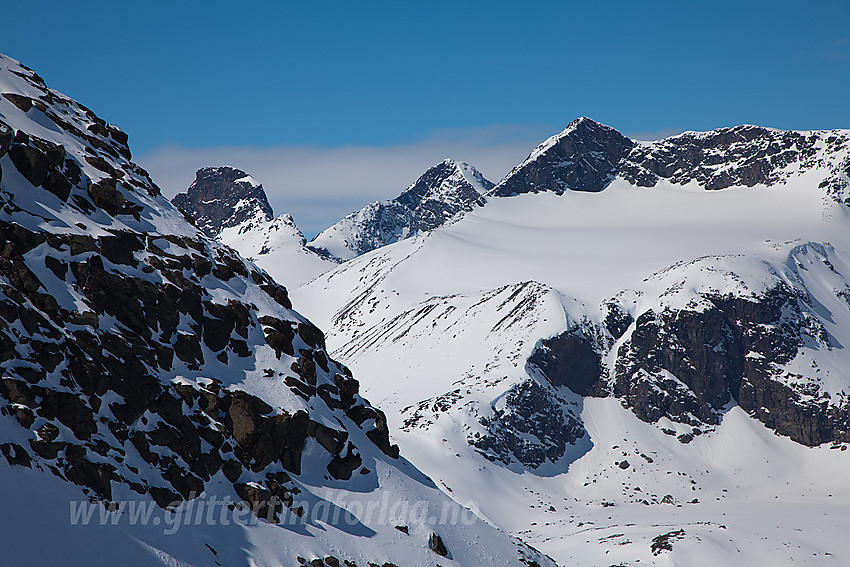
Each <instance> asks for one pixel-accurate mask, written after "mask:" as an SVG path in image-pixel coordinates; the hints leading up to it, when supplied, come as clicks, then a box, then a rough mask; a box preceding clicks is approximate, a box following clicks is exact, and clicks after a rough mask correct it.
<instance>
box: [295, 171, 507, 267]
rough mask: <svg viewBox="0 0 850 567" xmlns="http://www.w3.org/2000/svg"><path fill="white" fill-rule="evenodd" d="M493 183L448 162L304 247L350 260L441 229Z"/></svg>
mask: <svg viewBox="0 0 850 567" xmlns="http://www.w3.org/2000/svg"><path fill="white" fill-rule="evenodd" d="M492 188H493V183H492V182H490V181H488V180H487V179H485V178H484V176H483V175H481V173H479V172H478V170H476V169H475V168H474V167H472V166H471V165H469V164H466V163H463V162H459V161H455V160H453V159H446V160H443V161H442V162H440V163H438V164H437V165H434V166H433V167H431V168H429V169H428V170H427V171H426V172H425V173H423V174H422V175H421V176H420V177H419V179H417V180H416V181H415V182H414V183H413V184H412V185H411V186H410V187H408V188H407V189H406V190H405V191H404V192H403V193H402V194H401V195H399V196H398V197H396V198H395V199H392V200H390V201H377V202H374V203H371V204H369V205H367V206H365V207H364V208H362V209H360V210H359V211H355V212H353V213H351V214H350V215H348V216H346V217H345V218H344V219H342V220H341V221H339V222H338V223H336V224H335V225H333V226H331V227H330V228H328V229H326V230H324V231H322V232H321V233H319V235H318V236H316V238H314V239H313V240H312V241H311V242H310V244H309V245H308V246H309V247H310V248H311V249H313V250H316V251H319V252H321V253H323V254H324V255H327V256H330V257H332V258H336V259H337V260H338V261H340V262H344V261H346V260H350V259H351V258H355V257H357V256H360V255H361V254H365V253H366V252H369V251H371V250H374V249H376V248H380V247H381V246H386V245H387V244H392V243H393V242H397V241H399V240H402V239H405V238H409V237H411V236H415V235H417V234H420V233H422V232H427V231H430V230H434V229H436V228H438V227H440V226H443V225H445V224H447V223H449V222H450V221H452V220H453V219H456V218H457V217H458V216H459V215H460V214H462V213H464V212H466V211H469V210H470V209H471V208H472V207H474V206H476V205H480V204H482V203H483V199H482V195H483V194H484V193H486V192H488V191H489V190H490V189H492Z"/></svg>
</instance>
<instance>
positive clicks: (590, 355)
mask: <svg viewBox="0 0 850 567" xmlns="http://www.w3.org/2000/svg"><path fill="white" fill-rule="evenodd" d="M603 350H604V349H603V348H601V347H600V346H599V345H597V344H596V339H595V338H594V337H588V336H587V334H586V333H585V332H584V330H582V329H574V330H572V331H567V332H565V333H561V334H560V335H557V336H555V337H551V338H548V339H543V340H542V341H541V344H540V345H539V346H538V347H537V348H536V349H534V351H533V352H532V353H531V356H530V357H529V358H528V363H529V364H531V365H533V366H535V367H536V368H537V369H539V370H540V371H541V372H542V373H543V375H544V376H546V379H547V380H549V382H550V383H551V384H552V385H553V386H555V387H560V386H566V387H567V388H569V389H570V390H572V391H573V392H575V393H576V394H579V395H580V396H589V395H594V394H600V393H602V392H603V391H604V384H603V382H602V381H601V380H600V379H601V378H602V371H603V368H602V364H601V361H600V356H601V352H603Z"/></svg>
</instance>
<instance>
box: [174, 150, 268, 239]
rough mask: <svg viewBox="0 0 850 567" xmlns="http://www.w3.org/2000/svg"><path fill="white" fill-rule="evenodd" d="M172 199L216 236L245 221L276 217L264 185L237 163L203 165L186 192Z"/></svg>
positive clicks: (209, 234)
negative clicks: (236, 166) (237, 167)
mask: <svg viewBox="0 0 850 567" xmlns="http://www.w3.org/2000/svg"><path fill="white" fill-rule="evenodd" d="M172 203H174V204H175V205H177V206H178V207H180V208H181V209H183V210H184V211H186V212H187V213H188V214H189V215H190V216H191V217H192V218H193V219H195V223H196V224H197V225H198V228H200V229H201V230H202V231H204V233H205V234H206V235H207V236H210V237H212V238H215V237H217V236H219V235H220V234H221V232H222V231H223V230H224V229H226V228H230V227H234V226H238V225H241V224H244V223H245V222H246V221H249V220H254V221H257V222H268V221H270V220H272V218H274V216H273V213H272V208H271V205H269V201H268V199H267V198H266V192H265V191H264V190H263V185H262V184H261V183H260V182H259V181H257V180H256V179H254V178H253V177H251V176H250V175H248V174H247V173H245V172H244V171H242V170H241V169H236V168H235V167H228V166H223V167H203V168H201V169H199V170H198V171H197V173H196V174H195V181H194V182H193V183H192V185H190V186H189V189H188V191H187V192H186V193H180V194H179V195H177V196H175V197H174V199H172Z"/></svg>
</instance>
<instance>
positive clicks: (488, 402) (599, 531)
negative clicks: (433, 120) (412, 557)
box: [292, 156, 850, 566]
mask: <svg viewBox="0 0 850 567" xmlns="http://www.w3.org/2000/svg"><path fill="white" fill-rule="evenodd" d="M839 157H840V156H839ZM825 176H826V172H825V171H824V169H817V168H816V169H812V170H809V171H807V172H804V173H801V174H798V173H797V172H795V171H790V172H789V177H788V180H787V182H785V183H779V184H776V185H773V186H771V187H762V186H756V187H750V188H748V187H733V188H729V189H726V190H722V191H705V190H704V189H703V188H701V187H699V186H697V185H696V184H695V183H692V184H690V185H687V186H677V185H671V184H669V183H667V182H665V181H662V182H660V183H659V184H658V185H657V186H656V187H653V188H639V187H635V186H632V185H630V184H629V183H627V182H625V181H623V180H622V179H616V180H615V181H614V182H613V183H612V184H611V185H610V186H608V187H607V188H606V189H605V190H604V191H602V192H601V193H577V192H569V191H567V192H565V193H564V194H563V195H561V196H557V195H555V194H553V193H545V192H544V193H537V194H526V195H520V196H514V197H505V198H490V199H489V201H488V203H487V204H486V205H485V206H484V207H480V208H476V209H474V210H473V211H471V212H469V213H467V214H466V215H465V217H464V218H463V219H462V220H461V221H459V222H457V223H455V224H453V225H451V226H448V227H445V228H443V229H439V230H437V231H434V232H432V233H430V234H425V235H420V236H418V237H415V238H412V239H408V240H404V241H401V242H398V243H396V244H394V245H391V246H388V247H386V248H382V249H379V250H376V251H373V252H371V253H369V254H366V255H364V256H361V257H359V258H356V259H354V260H351V261H349V262H347V263H345V264H343V265H341V266H340V267H338V268H336V269H335V270H333V271H330V272H328V273H326V274H324V275H322V276H320V277H319V278H317V279H316V280H314V281H312V282H310V283H308V284H306V285H305V286H303V287H301V288H299V289H295V290H293V291H292V296H293V300H294V301H295V302H297V303H298V304H299V305H301V306H302V308H303V310H304V312H305V314H306V315H307V316H308V317H309V318H310V319H311V320H313V321H315V322H316V323H317V324H318V325H319V326H320V327H322V328H324V329H326V330H328V331H330V332H329V333H328V345H329V348H331V349H332V350H333V351H334V354H335V356H336V357H337V358H339V359H340V360H342V361H343V362H345V363H346V364H348V365H349V366H351V367H352V369H353V370H354V371H355V372H356V373H357V374H358V375H360V376H363V377H364V379H363V380H362V389H363V391H364V393H365V395H366V396H367V397H368V398H370V399H371V400H373V401H374V402H375V403H376V404H378V405H379V406H380V407H382V408H383V409H384V410H385V411H386V412H387V415H388V417H389V419H390V425H391V430H392V431H393V436H394V440H395V441H397V442H398V443H399V444H400V446H401V448H402V452H403V453H405V454H406V455H407V456H408V458H410V459H411V461H412V462H413V463H414V464H416V465H417V466H418V467H419V468H420V469H422V470H423V471H425V472H426V473H427V474H429V475H430V476H431V477H432V478H434V479H435V480H436V481H437V482H438V484H439V485H440V486H442V487H443V488H444V489H445V490H446V491H447V492H448V493H449V494H451V495H452V496H453V497H454V498H456V499H457V500H458V501H459V502H463V503H468V502H473V501H474V502H475V503H477V505H478V506H479V508H480V510H481V512H482V514H483V515H484V516H485V517H486V518H488V520H489V521H491V522H492V523H494V524H495V525H497V526H499V527H501V528H502V529H505V530H508V531H511V532H512V533H515V534H517V535H520V536H521V537H522V538H524V539H525V540H526V541H528V542H529V543H531V544H532V545H534V546H536V547H538V548H539V549H540V550H541V551H544V552H546V553H548V554H550V555H551V556H552V557H553V558H554V559H555V560H556V561H558V563H559V564H563V565H647V564H649V565H653V564H655V565H688V566H696V565H706V566H709V565H711V566H714V565H719V564H730V565H764V566H772V565H785V564H791V563H792V562H793V564H805V565H846V564H848V562H850V542H848V540H847V538H846V533H848V529H850V512H848V510H850V483H848V482H847V480H848V479H850V473H848V471H850V451H844V450H841V449H840V448H834V449H832V448H830V446H829V445H828V444H827V445H823V446H820V447H815V448H808V447H805V446H802V445H800V444H797V443H795V442H793V441H791V440H789V439H787V438H784V437H779V436H777V435H775V434H774V433H773V432H772V431H770V430H768V429H766V428H765V427H764V426H763V425H762V424H761V423H759V422H758V421H755V420H754V419H752V418H750V417H749V416H747V415H746V414H745V413H744V412H743V411H742V410H741V409H740V408H738V407H736V406H733V407H730V408H729V410H728V411H727V412H726V413H725V415H724V417H723V420H722V422H721V424H720V425H719V426H718V427H716V429H715V430H713V431H711V432H709V433H707V434H705V435H702V436H699V437H696V438H695V439H694V440H693V441H692V442H691V443H689V444H683V443H680V442H679V441H678V440H677V439H676V438H675V437H674V436H670V435H666V434H665V433H663V432H662V431H661V429H662V428H670V429H673V430H676V432H677V433H680V432H682V431H679V429H682V426H681V425H678V424H674V423H672V422H669V421H667V420H666V419H665V420H662V422H660V423H657V424H647V423H644V422H642V421H640V420H638V419H637V418H636V417H635V416H634V415H633V414H632V412H631V411H630V410H628V409H624V408H623V407H622V406H621V404H620V402H619V400H617V399H615V398H604V399H601V398H585V399H584V400H582V399H581V398H579V397H577V396H575V395H572V394H571V393H570V392H569V391H567V390H566V389H562V390H561V392H560V394H561V395H562V397H563V398H564V400H566V405H565V407H567V408H569V409H570V410H571V411H574V412H576V413H577V414H579V415H580V416H581V419H582V421H583V422H584V425H585V428H586V429H587V432H588V436H589V439H588V438H585V439H584V440H583V441H580V442H578V443H576V445H575V446H574V447H568V450H567V452H566V454H565V455H564V456H563V457H562V458H561V459H560V460H559V461H558V462H555V463H545V464H544V465H543V466H541V467H539V468H538V469H535V470H530V469H527V468H524V467H522V466H521V465H520V464H519V463H511V464H508V465H505V464H502V463H501V462H499V461H495V462H491V461H488V460H486V459H485V458H483V457H482V456H480V455H479V454H478V453H477V452H476V451H475V449H474V448H473V447H472V446H471V445H470V443H469V440H470V439H472V438H473V437H474V435H475V434H476V433H477V432H479V431H480V430H481V425H480V422H479V419H480V417H481V416H487V415H489V414H491V413H492V409H491V407H495V408H497V409H498V408H499V407H500V404H501V403H502V399H503V398H504V396H505V393H506V392H507V391H508V390H509V389H510V388H511V386H513V385H516V384H518V383H520V382H522V381H524V380H526V379H528V377H529V369H528V368H527V367H526V365H525V361H526V359H527V358H528V356H529V355H530V354H531V351H532V350H533V348H534V346H535V344H536V343H537V341H538V340H539V339H542V338H545V337H549V336H552V335H555V334H558V333H560V332H563V331H564V330H566V329H567V328H571V327H574V326H576V325H580V324H581V322H582V321H587V320H596V321H599V320H600V319H601V318H602V317H603V316H604V315H603V310H602V309H603V304H604V302H606V301H607V300H609V299H611V298H614V297H617V298H618V300H619V302H620V303H621V304H623V305H626V306H627V307H628V309H629V311H630V312H631V313H632V315H637V314H640V313H642V312H644V311H646V310H647V309H649V308H653V309H655V310H658V309H660V308H663V307H672V308H682V307H685V306H686V305H690V307H691V308H696V309H698V308H699V298H698V297H697V296H696V294H697V293H698V292H703V293H706V292H709V293H719V294H724V293H729V292H732V293H735V294H736V295H739V296H744V297H748V296H751V295H752V294H758V293H759V292H763V291H764V290H766V289H768V288H770V287H772V286H773V285H775V284H776V283H777V282H784V283H787V284H788V285H790V286H791V287H792V288H794V289H797V290H807V291H808V293H809V294H810V297H812V298H814V301H813V304H814V305H816V306H817V307H816V314H815V316H817V317H818V318H819V320H820V321H822V322H823V324H824V326H825V328H826V329H827V330H828V332H829V334H830V336H831V339H830V341H831V343H832V345H831V348H830V349H826V348H818V345H810V347H811V348H809V347H805V348H802V349H801V350H800V353H799V354H798V357H797V359H795V360H794V361H792V362H791V363H790V364H789V366H788V369H789V370H796V371H800V372H806V371H807V370H808V372H807V376H809V377H811V379H813V380H816V381H817V382H818V384H819V386H820V387H821V388H822V389H823V390H824V391H828V392H830V393H833V394H834V393H838V392H841V391H850V376H848V373H847V372H848V371H847V368H850V355H848V351H847V349H846V348H845V347H846V346H848V345H850V306H848V303H847V302H846V301H845V300H844V299H843V298H842V297H841V295H840V294H838V292H839V291H840V290H842V289H844V288H846V286H847V283H846V282H847V281H848V277H849V276H850V219H848V209H847V208H845V207H844V206H842V205H840V204H838V203H836V202H835V201H833V200H832V199H830V198H829V197H827V196H826V195H825V193H824V190H823V189H821V188H819V187H818V185H819V183H820V182H821V181H822V180H823V179H824V177H825ZM618 346H619V343H615V344H614V345H613V346H612V348H611V349H610V351H609V352H611V353H612V354H611V355H609V360H608V364H609V365H610V364H612V362H613V356H614V353H616V349H617V347H618ZM821 346H823V345H821ZM813 365H817V366H818V367H819V370H818V372H817V373H814V372H813V371H812V368H813V367H814V366H813ZM677 428H678V429H677ZM683 431H684V430H683ZM623 460H627V461H628V463H629V466H628V468H625V469H624V468H621V467H620V466H618V464H616V463H620V462H622V461H623ZM650 460H651V461H652V462H649V461H650ZM668 495H669V496H668ZM665 497H667V498H665ZM678 530H684V533H683V534H681V533H678ZM671 532H677V533H676V534H674V535H672V536H669V537H667V538H666V541H669V543H670V544H671V547H672V550H666V549H661V548H660V547H659V545H660V544H659V543H658V542H661V541H665V538H662V539H660V540H656V546H655V549H654V550H653V547H652V546H653V540H654V539H655V538H657V537H658V536H664V535H666V534H670V533H671ZM654 552H655V553H654Z"/></svg>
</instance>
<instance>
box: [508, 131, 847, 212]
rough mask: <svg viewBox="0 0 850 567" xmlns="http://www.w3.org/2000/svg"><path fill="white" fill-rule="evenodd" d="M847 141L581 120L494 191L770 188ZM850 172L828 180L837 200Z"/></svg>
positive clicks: (835, 136) (831, 135)
mask: <svg viewBox="0 0 850 567" xmlns="http://www.w3.org/2000/svg"><path fill="white" fill-rule="evenodd" d="M824 134H825V136H824ZM848 141H850V140H848V138H847V136H846V134H845V133H842V132H838V131H835V132H827V133H819V132H811V133H805V132H788V131H780V130H773V129H770V128H762V127H759V126H747V125H744V126H736V127H734V128H721V129H719V130H712V131H710V132H685V133H684V134H680V135H678V136H672V137H670V138H666V139H664V140H659V141H657V142H635V141H633V140H630V139H628V138H626V137H625V136H623V135H622V134H620V133H619V132H617V131H616V130H614V129H613V128H610V127H608V126H604V125H602V124H599V123H597V122H594V121H593V120H590V119H589V118H579V119H578V120H575V121H574V122H572V123H571V124H570V125H569V126H567V128H566V129H565V130H564V131H563V132H561V133H560V134H558V135H556V136H552V137H551V138H549V139H548V140H546V142H544V143H543V144H541V145H540V146H538V147H537V149H535V150H534V151H533V152H532V153H531V155H529V157H528V158H527V159H526V160H525V161H524V162H523V163H522V164H520V165H519V166H517V167H516V168H514V169H513V170H512V171H511V172H510V173H509V174H508V175H507V176H506V177H505V179H504V180H503V181H502V182H501V183H499V184H498V185H497V186H496V188H495V189H494V190H493V192H492V194H493V195H494V196H499V197H509V196H511V195H514V194H522V193H537V192H540V191H553V192H555V193H558V194H561V193H563V192H564V191H602V190H603V189H605V187H607V186H608V184H609V183H611V181H613V180H614V179H615V178H616V177H618V176H619V177H621V178H623V179H625V180H626V181H629V182H631V183H633V184H634V185H637V186H639V187H653V186H655V185H656V184H657V183H658V182H659V181H660V180H662V179H665V180H668V181H670V182H671V183H674V184H678V185H684V184H687V183H690V182H692V181H695V182H697V183H698V184H699V185H700V186H701V187H703V188H705V189H707V190H718V189H726V188H727V187H732V186H746V187H752V186H754V185H767V186H770V185H775V184H776V183H781V182H783V181H785V180H786V179H787V178H788V176H789V175H790V173H791V172H792V171H796V170H806V169H810V168H811V167H813V166H815V165H818V164H819V162H820V161H822V160H824V159H829V158H830V156H832V155H834V154H836V153H837V152H839V151H841V149H842V148H843V147H846V144H847V143H848ZM819 148H820V149H819ZM847 175H848V174H847V171H846V164H845V166H843V167H836V168H835V171H834V174H833V176H831V177H830V178H829V179H828V180H825V181H824V187H827V186H828V187H829V192H830V194H832V195H833V196H834V197H835V198H836V199H838V200H843V199H846V198H847V196H846V195H845V194H844V193H845V192H846V191H844V188H845V187H846V186H847V185H846V183H847Z"/></svg>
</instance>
